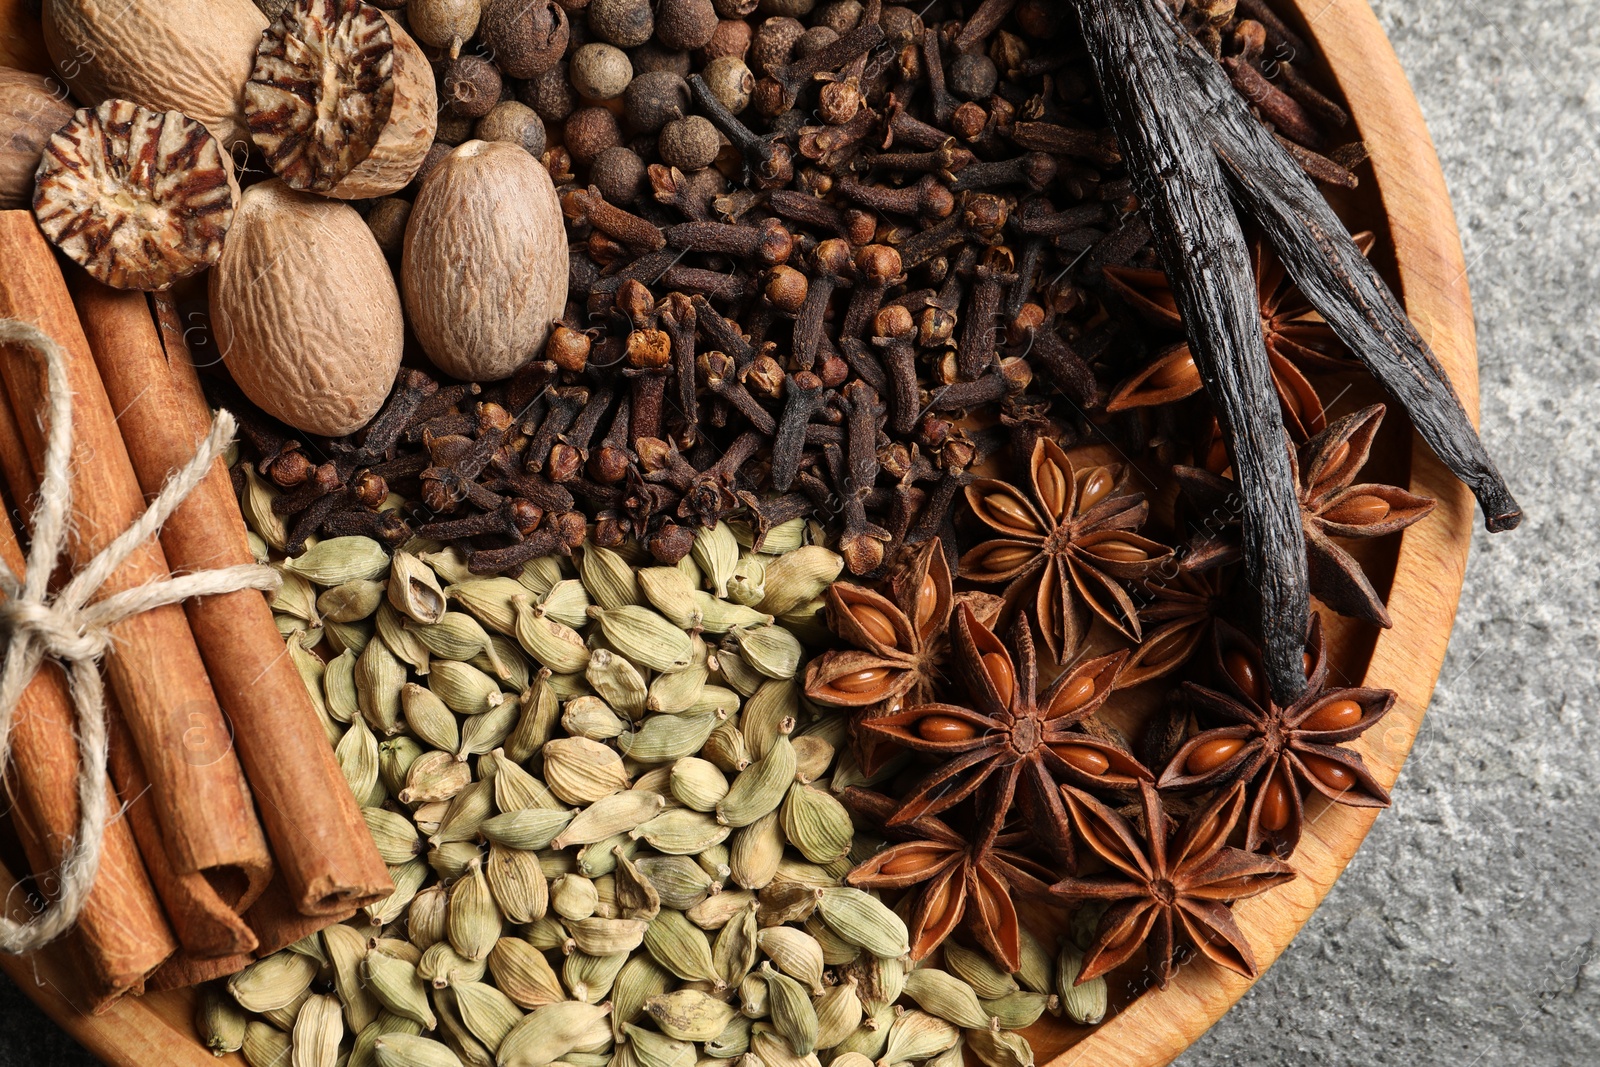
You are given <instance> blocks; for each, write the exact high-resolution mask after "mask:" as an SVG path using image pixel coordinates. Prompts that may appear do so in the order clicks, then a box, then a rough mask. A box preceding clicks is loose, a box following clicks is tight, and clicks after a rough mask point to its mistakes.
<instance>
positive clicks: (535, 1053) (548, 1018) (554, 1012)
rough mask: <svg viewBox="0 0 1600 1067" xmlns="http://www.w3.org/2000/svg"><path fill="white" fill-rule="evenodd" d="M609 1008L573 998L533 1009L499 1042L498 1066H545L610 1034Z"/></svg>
mask: <svg viewBox="0 0 1600 1067" xmlns="http://www.w3.org/2000/svg"><path fill="white" fill-rule="evenodd" d="M609 1011H610V1008H609V1007H607V1006H606V1005H603V1004H587V1003H584V1002H582V1001H575V1000H569V1001H562V1002H561V1003H559V1004H546V1005H544V1006H543V1007H539V1008H535V1009H534V1010H533V1011H532V1012H530V1013H529V1014H528V1015H526V1016H525V1017H523V1019H522V1021H521V1022H519V1023H517V1025H516V1026H514V1027H513V1028H512V1029H511V1031H510V1032H509V1033H508V1034H506V1037H505V1040H504V1041H502V1042H501V1044H500V1050H499V1053H498V1056H499V1059H498V1063H499V1067H548V1065H549V1064H552V1063H555V1062H556V1061H558V1060H560V1059H561V1058H562V1057H564V1056H565V1055H567V1053H569V1052H572V1051H573V1050H575V1049H580V1048H583V1047H584V1046H586V1045H592V1044H594V1043H595V1042H596V1041H598V1040H600V1039H601V1038H602V1037H609V1036H610V1033H611V1027H610V1024H609V1023H608V1022H607V1021H606V1015H607V1013H608V1012H609Z"/></svg>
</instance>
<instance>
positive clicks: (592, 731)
mask: <svg viewBox="0 0 1600 1067" xmlns="http://www.w3.org/2000/svg"><path fill="white" fill-rule="evenodd" d="M561 728H562V729H563V730H565V731H567V733H568V734H570V735H572V736H573V737H587V738H588V739H589V740H591V741H606V740H609V739H611V738H613V737H616V736H618V735H619V734H621V733H622V732H623V731H625V730H627V729H628V724H627V723H626V722H625V721H623V719H622V717H621V716H619V715H618V714H617V713H616V712H614V711H612V710H611V705H609V704H607V703H606V702H605V701H604V700H601V699H600V698H599V697H596V696H583V697H574V698H573V699H571V700H569V701H567V703H566V706H565V707H563V708H562V709H561Z"/></svg>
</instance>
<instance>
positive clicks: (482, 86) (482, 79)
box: [440, 55, 501, 119]
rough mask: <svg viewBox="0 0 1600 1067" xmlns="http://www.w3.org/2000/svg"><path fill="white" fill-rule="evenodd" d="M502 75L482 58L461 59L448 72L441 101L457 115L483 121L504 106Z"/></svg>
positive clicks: (459, 57) (447, 69) (457, 58)
mask: <svg viewBox="0 0 1600 1067" xmlns="http://www.w3.org/2000/svg"><path fill="white" fill-rule="evenodd" d="M500 88H501V80H500V71H499V70H498V69H497V68H496V67H495V65H494V64H493V63H491V62H489V61H488V60H487V59H484V58H483V57H482V56H472V55H467V56H457V57H456V58H455V59H453V60H451V61H450V66H449V67H447V68H446V69H445V72H444V85H443V92H442V93H441V94H440V101H441V102H442V103H443V104H445V106H447V107H449V108H450V110H451V111H454V112H455V113H456V114H457V115H462V116H465V117H466V118H472V119H477V118H482V117H483V116H485V115H487V114H488V113H489V112H490V110H492V109H493V108H494V106H495V104H497V103H499V102H500Z"/></svg>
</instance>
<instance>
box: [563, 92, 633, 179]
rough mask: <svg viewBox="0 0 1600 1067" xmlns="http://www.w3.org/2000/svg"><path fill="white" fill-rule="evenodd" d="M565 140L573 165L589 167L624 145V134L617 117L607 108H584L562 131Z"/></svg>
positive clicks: (576, 113)
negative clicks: (604, 154)
mask: <svg viewBox="0 0 1600 1067" xmlns="http://www.w3.org/2000/svg"><path fill="white" fill-rule="evenodd" d="M562 139H563V140H564V141H565V142H566V146H567V151H568V152H569V153H571V155H572V161H573V162H574V163H576V164H577V165H578V166H580V167H587V166H588V165H589V164H591V163H593V162H594V161H595V160H596V159H599V158H600V153H601V152H604V151H605V150H606V149H608V148H615V147H617V146H618V145H620V144H621V143H622V131H621V130H620V129H618V128H617V116H615V115H613V114H612V113H611V112H609V111H607V110H606V109H605V108H603V107H585V108H579V109H578V110H577V111H574V112H573V113H572V117H571V118H569V119H568V120H567V126H566V129H565V130H564V131H562Z"/></svg>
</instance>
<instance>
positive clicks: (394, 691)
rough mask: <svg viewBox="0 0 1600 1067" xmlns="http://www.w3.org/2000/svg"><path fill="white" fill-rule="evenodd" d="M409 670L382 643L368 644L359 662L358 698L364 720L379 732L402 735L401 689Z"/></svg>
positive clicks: (357, 662)
mask: <svg viewBox="0 0 1600 1067" xmlns="http://www.w3.org/2000/svg"><path fill="white" fill-rule="evenodd" d="M405 684H406V669H405V667H404V665H402V664H401V662H400V661H399V660H398V659H396V658H395V656H394V653H393V652H391V651H389V646H388V645H386V644H384V643H383V642H382V641H371V642H368V644H367V647H366V648H365V649H364V650H363V651H362V653H361V655H360V657H359V658H358V659H357V660H356V699H357V703H358V704H359V705H360V708H361V714H362V717H364V718H365V719H366V720H367V724H368V725H369V726H371V727H372V729H373V730H375V731H376V732H378V733H380V734H383V735H384V736H386V737H387V736H389V735H392V734H397V733H399V732H400V690H401V689H402V688H404V687H405Z"/></svg>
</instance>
